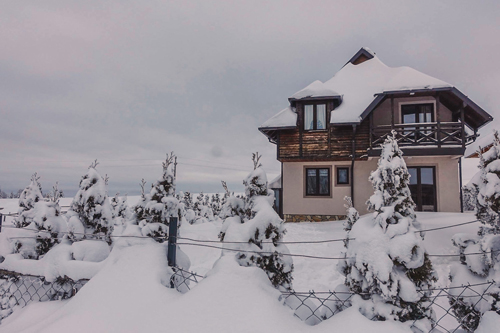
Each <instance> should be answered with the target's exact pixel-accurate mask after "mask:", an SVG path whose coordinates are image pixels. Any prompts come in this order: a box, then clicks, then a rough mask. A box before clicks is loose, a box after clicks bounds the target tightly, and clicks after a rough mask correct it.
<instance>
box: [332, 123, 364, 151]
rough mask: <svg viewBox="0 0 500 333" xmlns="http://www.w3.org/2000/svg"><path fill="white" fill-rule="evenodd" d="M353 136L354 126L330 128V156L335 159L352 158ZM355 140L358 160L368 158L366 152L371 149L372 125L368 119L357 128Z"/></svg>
mask: <svg viewBox="0 0 500 333" xmlns="http://www.w3.org/2000/svg"><path fill="white" fill-rule="evenodd" d="M352 135H353V128H352V126H331V127H330V136H331V139H330V140H331V144H330V156H331V157H332V158H333V159H335V160H337V159H351V158H352V156H351V155H352ZM355 140H356V141H355V151H356V158H359V157H361V156H363V155H365V156H366V151H367V149H368V148H369V147H370V123H369V120H368V119H365V120H364V121H362V122H361V124H359V125H358V126H357V127H356V135H355Z"/></svg>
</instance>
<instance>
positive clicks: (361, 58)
mask: <svg viewBox="0 0 500 333" xmlns="http://www.w3.org/2000/svg"><path fill="white" fill-rule="evenodd" d="M367 60H370V58H368V57H367V56H366V55H364V54H362V55H360V56H359V57H358V58H356V59H355V60H354V61H353V62H352V64H353V65H359V64H361V63H362V62H365V61H367Z"/></svg>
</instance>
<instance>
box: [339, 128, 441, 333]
mask: <svg viewBox="0 0 500 333" xmlns="http://www.w3.org/2000/svg"><path fill="white" fill-rule="evenodd" d="M402 155H403V153H402V152H401V150H400V149H399V147H398V145H397V142H396V140H395V138H394V137H393V136H390V137H388V138H387V139H386V141H385V142H384V144H383V145H382V151H381V157H380V159H379V162H378V168H377V169H376V170H375V171H373V172H372V174H371V176H370V181H371V182H372V184H373V188H374V190H375V192H374V194H373V195H372V196H371V197H370V199H369V200H368V202H367V204H368V207H369V209H370V210H374V213H373V214H370V215H365V216H363V217H361V218H359V220H357V221H356V223H354V224H353V225H347V228H349V227H351V230H350V232H349V237H350V238H351V240H350V241H349V242H348V243H347V244H346V245H347V249H346V259H344V260H342V261H341V262H340V263H339V266H338V269H339V271H340V272H341V273H343V274H344V275H345V284H346V286H347V287H348V288H349V289H350V291H351V292H353V293H356V294H358V295H359V296H358V295H356V296H354V297H353V298H352V303H353V305H354V306H357V307H358V308H359V309H360V311H361V313H363V314H364V315H365V316H366V317H368V318H370V319H373V320H395V321H401V322H407V321H408V322H409V323H410V324H413V321H415V320H417V322H416V323H415V327H416V328H418V329H420V330H422V331H425V332H426V331H428V330H430V329H431V327H432V323H433V312H432V309H431V308H430V307H429V305H430V302H429V298H428V297H429V296H430V292H429V291H420V290H427V289H428V288H429V287H430V285H431V283H432V282H433V281H435V276H434V273H433V269H432V264H431V261H430V260H429V258H428V255H427V254H426V252H425V249H424V247H423V244H422V241H423V237H422V235H421V233H420V232H418V223H417V221H416V216H415V212H414V206H415V204H414V203H413V201H412V199H411V194H410V190H409V187H408V184H409V179H410V175H409V173H408V170H407V168H406V163H405V162H404V160H403V156H402ZM353 215H354V216H355V214H353Z"/></svg>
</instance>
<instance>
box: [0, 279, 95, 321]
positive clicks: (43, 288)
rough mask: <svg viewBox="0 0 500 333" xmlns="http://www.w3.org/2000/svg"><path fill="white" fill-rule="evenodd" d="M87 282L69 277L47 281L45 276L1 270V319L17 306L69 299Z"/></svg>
mask: <svg viewBox="0 0 500 333" xmlns="http://www.w3.org/2000/svg"><path fill="white" fill-rule="evenodd" d="M87 282H88V280H78V281H73V280H71V279H70V278H67V277H65V278H61V277H59V278H57V279H56V280H55V281H54V282H47V281H46V280H45V278H44V277H43V276H35V275H24V274H19V273H15V272H10V271H4V270H0V321H1V320H2V319H3V318H5V317H7V316H8V315H10V314H11V313H12V311H13V309H14V308H15V307H16V306H20V307H25V306H26V305H28V304H29V303H31V302H44V301H52V300H61V299H68V298H70V297H72V296H74V295H75V294H76V293H77V292H78V291H79V290H80V289H81V288H82V287H83V286H84V285H85V283H87Z"/></svg>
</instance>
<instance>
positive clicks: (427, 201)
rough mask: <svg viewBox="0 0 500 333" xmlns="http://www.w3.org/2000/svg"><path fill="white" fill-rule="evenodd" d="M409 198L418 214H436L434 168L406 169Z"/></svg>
mask: <svg viewBox="0 0 500 333" xmlns="http://www.w3.org/2000/svg"><path fill="white" fill-rule="evenodd" d="M408 172H409V173H410V192H411V198H412V199H413V201H414V202H415V204H416V205H417V207H416V208H417V211H419V212H436V211H437V204H436V202H437V200H436V168H435V167H426V166H418V167H408Z"/></svg>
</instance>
